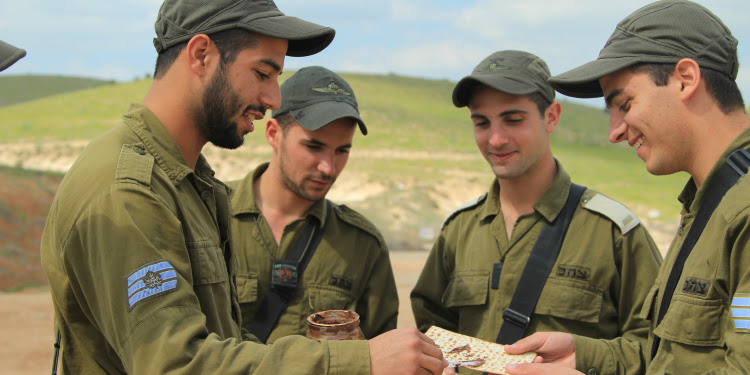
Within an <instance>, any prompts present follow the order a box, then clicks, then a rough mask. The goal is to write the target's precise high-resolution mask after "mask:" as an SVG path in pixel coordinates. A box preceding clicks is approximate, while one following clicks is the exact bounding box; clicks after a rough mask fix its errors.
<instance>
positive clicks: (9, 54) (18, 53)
mask: <svg viewBox="0 0 750 375" xmlns="http://www.w3.org/2000/svg"><path fill="white" fill-rule="evenodd" d="M24 56H26V51H25V50H22V49H20V48H18V47H15V46H12V45H10V44H8V43H5V42H3V41H2V40H0V72H2V71H3V70H5V69H7V68H8V67H9V66H11V65H13V64H15V63H16V61H18V60H20V59H21V58H22V57H24Z"/></svg>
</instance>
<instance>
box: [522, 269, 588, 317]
mask: <svg viewBox="0 0 750 375" xmlns="http://www.w3.org/2000/svg"><path fill="white" fill-rule="evenodd" d="M601 310H602V292H601V291H600V290H598V288H596V287H594V286H591V285H588V284H583V283H579V282H575V281H570V280H558V279H554V278H549V279H547V282H546V284H545V285H544V289H542V294H541V296H539V302H537V305H536V308H535V309H534V313H535V314H544V315H551V316H556V317H559V318H565V319H573V320H578V321H582V322H586V323H597V322H599V313H600V312H601Z"/></svg>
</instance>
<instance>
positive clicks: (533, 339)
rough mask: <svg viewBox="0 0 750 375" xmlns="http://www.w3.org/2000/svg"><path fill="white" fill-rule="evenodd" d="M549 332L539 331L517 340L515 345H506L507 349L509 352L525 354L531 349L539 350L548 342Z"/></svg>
mask: <svg viewBox="0 0 750 375" xmlns="http://www.w3.org/2000/svg"><path fill="white" fill-rule="evenodd" d="M549 336H550V333H549V332H537V333H534V334H533V335H531V336H528V337H526V338H523V339H521V340H518V341H516V342H515V343H514V344H513V345H506V346H505V351H506V352H507V353H508V354H523V353H526V352H530V351H535V352H538V351H539V348H541V347H542V345H544V343H545V342H547V339H548V338H549Z"/></svg>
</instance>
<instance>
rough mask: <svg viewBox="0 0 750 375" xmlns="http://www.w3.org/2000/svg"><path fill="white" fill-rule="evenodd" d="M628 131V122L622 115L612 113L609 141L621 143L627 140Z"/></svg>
mask: <svg viewBox="0 0 750 375" xmlns="http://www.w3.org/2000/svg"><path fill="white" fill-rule="evenodd" d="M627 131H628V124H627V123H625V120H624V119H623V118H621V117H620V116H615V115H614V114H610V116H609V141H610V142H612V143H620V142H622V141H626V140H627V139H628V137H627Z"/></svg>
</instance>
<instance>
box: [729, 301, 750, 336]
mask: <svg viewBox="0 0 750 375" xmlns="http://www.w3.org/2000/svg"><path fill="white" fill-rule="evenodd" d="M732 318H733V319H734V327H735V328H736V329H737V332H738V333H750V293H736V294H735V295H734V298H732Z"/></svg>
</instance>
